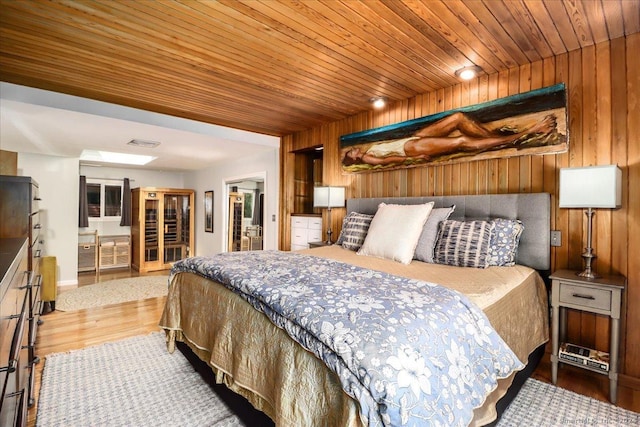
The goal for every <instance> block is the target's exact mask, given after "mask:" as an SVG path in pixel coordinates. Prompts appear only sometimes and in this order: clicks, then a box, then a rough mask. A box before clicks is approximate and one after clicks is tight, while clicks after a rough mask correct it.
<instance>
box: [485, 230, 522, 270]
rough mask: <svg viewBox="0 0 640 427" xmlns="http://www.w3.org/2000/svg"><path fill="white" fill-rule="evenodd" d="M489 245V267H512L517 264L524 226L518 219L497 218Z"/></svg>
mask: <svg viewBox="0 0 640 427" xmlns="http://www.w3.org/2000/svg"><path fill="white" fill-rule="evenodd" d="M493 223H494V229H493V234H492V235H491V243H490V244H489V265H497V266H508V267H510V266H512V265H515V264H516V253H517V252H518V245H519V244H520V236H521V235H522V231H523V230H524V225H523V224H522V222H521V221H518V220H517V219H504V218H497V219H494V220H493Z"/></svg>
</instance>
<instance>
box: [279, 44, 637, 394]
mask: <svg viewBox="0 0 640 427" xmlns="http://www.w3.org/2000/svg"><path fill="white" fill-rule="evenodd" d="M637 52H640V34H638V33H636V34H633V35H632V36H629V37H627V38H618V39H615V40H612V41H610V42H605V43H601V44H598V45H595V46H591V47H588V48H584V49H581V50H576V51H573V52H570V53H568V54H563V55H559V56H556V57H554V58H550V59H547V60H543V61H538V62H534V63H531V64H527V65H524V66H521V67H518V68H513V69H510V70H508V71H504V72H501V73H498V74H492V75H485V76H481V77H480V78H478V79H476V80H473V81H471V82H468V83H463V84H459V85H456V86H453V87H449V88H446V89H443V90H439V91H436V92H430V93H425V94H421V95H418V96H416V97H414V98H410V99H407V100H404V101H401V102H396V103H395V104H393V105H390V106H389V107H387V108H386V109H385V110H383V111H380V112H378V111H376V112H373V111H370V112H366V113H362V114H359V115H356V116H352V117H350V118H348V119H346V120H343V121H339V122H334V123H331V124H328V125H325V126H322V127H318V128H314V129H311V130H308V131H305V132H300V133H297V134H294V135H288V136H286V137H284V138H283V140H282V150H281V153H280V156H281V163H282V168H281V170H280V176H281V182H282V186H281V193H280V197H281V201H280V202H281V218H280V226H281V229H282V233H281V235H280V247H281V248H282V249H289V240H290V227H289V223H290V214H291V212H292V209H293V203H292V201H293V200H294V193H293V191H294V183H293V179H292V177H293V176H294V155H293V154H292V153H291V152H292V151H293V150H300V149H303V148H308V147H312V146H315V145H318V144H323V145H324V169H323V182H324V183H325V184H330V185H343V186H346V187H347V197H381V196H422V195H451V194H492V193H511V192H524V193H528V192H539V191H544V192H549V193H551V195H552V229H555V230H560V231H561V232H562V246H561V247H558V248H551V256H552V269H553V270H557V269H561V268H571V269H581V268H582V258H581V256H580V254H581V253H582V250H583V246H584V242H585V240H586V219H585V215H584V213H583V212H582V211H581V210H576V209H571V210H568V209H559V208H558V207H557V203H558V201H557V194H558V191H557V189H558V173H559V172H558V171H559V169H560V168H562V167H575V166H587V165H601V164H618V166H620V168H621V169H622V171H623V206H622V208H621V209H619V210H615V211H609V210H598V211H597V213H596V215H595V217H594V247H595V253H596V255H597V257H598V258H597V259H596V264H595V268H596V271H598V272H601V273H616V274H623V275H626V276H627V278H628V285H627V292H626V300H625V306H626V310H625V317H626V318H625V319H624V320H623V334H622V336H623V344H622V352H621V354H622V359H621V362H622V363H621V367H622V369H621V372H622V375H621V377H620V381H621V382H624V383H626V384H628V385H631V386H634V387H636V388H638V389H640V329H639V328H637V327H636V325H638V324H640V310H638V309H637V306H638V304H640V269H639V268H638V265H640V239H639V238H638V237H637V236H639V235H640V198H639V197H638V195H639V194H640V120H638V119H639V116H638V111H639V110H640V77H639V75H640V74H639V73H638V72H637V69H638V67H639V66H640V56H639V55H638V54H637ZM560 82H564V83H565V84H566V86H567V91H568V104H569V128H570V148H569V151H568V152H567V153H563V154H556V155H546V156H522V157H514V158H510V159H492V160H482V161H473V162H465V163H457V164H452V165H445V166H431V167H421V168H414V169H403V170H396V171H385V172H376V173H367V174H357V175H343V174H342V172H341V169H340V159H339V155H338V153H339V137H340V136H341V135H344V134H348V133H351V132H356V131H361V130H366V129H371V128H376V127H379V126H384V125H389V124H393V123H398V122H401V121H404V120H409V119H413V118H418V117H422V116H426V115H429V114H433V113H437V112H441V111H446V110H448V109H451V108H455V107H461V106H466V105H473V104H476V103H480V102H484V101H488V100H493V99H497V98H501V97H504V96H508V95H513V94H517V93H521V92H526V91H529V90H532V89H538V88H542V87H546V86H550V85H553V84H556V83H560ZM343 217H344V209H334V211H333V216H332V228H333V229H334V230H336V229H338V230H339V229H340V224H341V222H342V218H343ZM324 220H325V227H326V221H327V217H326V213H325V218H324ZM608 328H609V322H608V319H607V318H604V317H601V316H595V315H591V314H579V313H575V312H572V313H570V315H569V326H568V332H569V339H572V340H579V341H580V342H582V343H583V344H585V345H590V346H594V347H596V348H598V349H602V350H606V349H607V348H608V342H609V329H608Z"/></svg>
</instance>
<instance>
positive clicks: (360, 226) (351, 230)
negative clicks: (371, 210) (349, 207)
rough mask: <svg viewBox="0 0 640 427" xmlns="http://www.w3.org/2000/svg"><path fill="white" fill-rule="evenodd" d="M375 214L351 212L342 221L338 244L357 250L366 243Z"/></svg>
mask: <svg viewBox="0 0 640 427" xmlns="http://www.w3.org/2000/svg"><path fill="white" fill-rule="evenodd" d="M372 219H373V215H367V214H361V213H358V212H351V213H349V215H347V216H346V217H345V218H344V220H343V221H342V231H340V237H338V241H337V242H336V244H337V245H342V247H343V248H345V249H349V250H351V251H357V250H358V249H360V247H361V246H362V244H363V243H364V239H365V238H366V237H367V232H368V231H369V225H371V220H372Z"/></svg>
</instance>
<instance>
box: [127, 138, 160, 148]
mask: <svg viewBox="0 0 640 427" xmlns="http://www.w3.org/2000/svg"><path fill="white" fill-rule="evenodd" d="M127 145H135V146H136V147H144V148H155V147H157V146H158V145H160V143H159V142H158V141H145V140H144V139H132V140H131V141H129V142H127Z"/></svg>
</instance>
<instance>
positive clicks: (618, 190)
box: [558, 165, 622, 279]
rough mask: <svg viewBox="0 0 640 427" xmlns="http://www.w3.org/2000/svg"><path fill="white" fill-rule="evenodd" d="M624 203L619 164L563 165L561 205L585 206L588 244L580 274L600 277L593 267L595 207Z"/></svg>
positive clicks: (608, 206)
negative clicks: (592, 234) (582, 269)
mask: <svg viewBox="0 0 640 427" xmlns="http://www.w3.org/2000/svg"><path fill="white" fill-rule="evenodd" d="M621 205H622V171H621V170H620V168H619V167H617V166H616V165H604V166H589V167H582V168H563V169H560V202H559V205H558V206H559V207H561V208H583V209H584V208H586V209H587V211H586V212H585V214H586V215H587V219H588V224H587V247H586V249H585V250H584V253H583V254H582V258H584V261H585V269H584V271H583V272H581V273H578V276H580V277H585V278H587V279H595V278H597V277H599V276H598V275H597V274H596V273H595V272H594V271H593V270H592V268H591V261H592V260H593V258H595V257H596V255H595V254H594V253H593V247H592V246H591V226H592V222H593V214H594V213H595V212H594V211H593V209H594V208H604V209H615V208H619V207H620V206H621Z"/></svg>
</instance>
